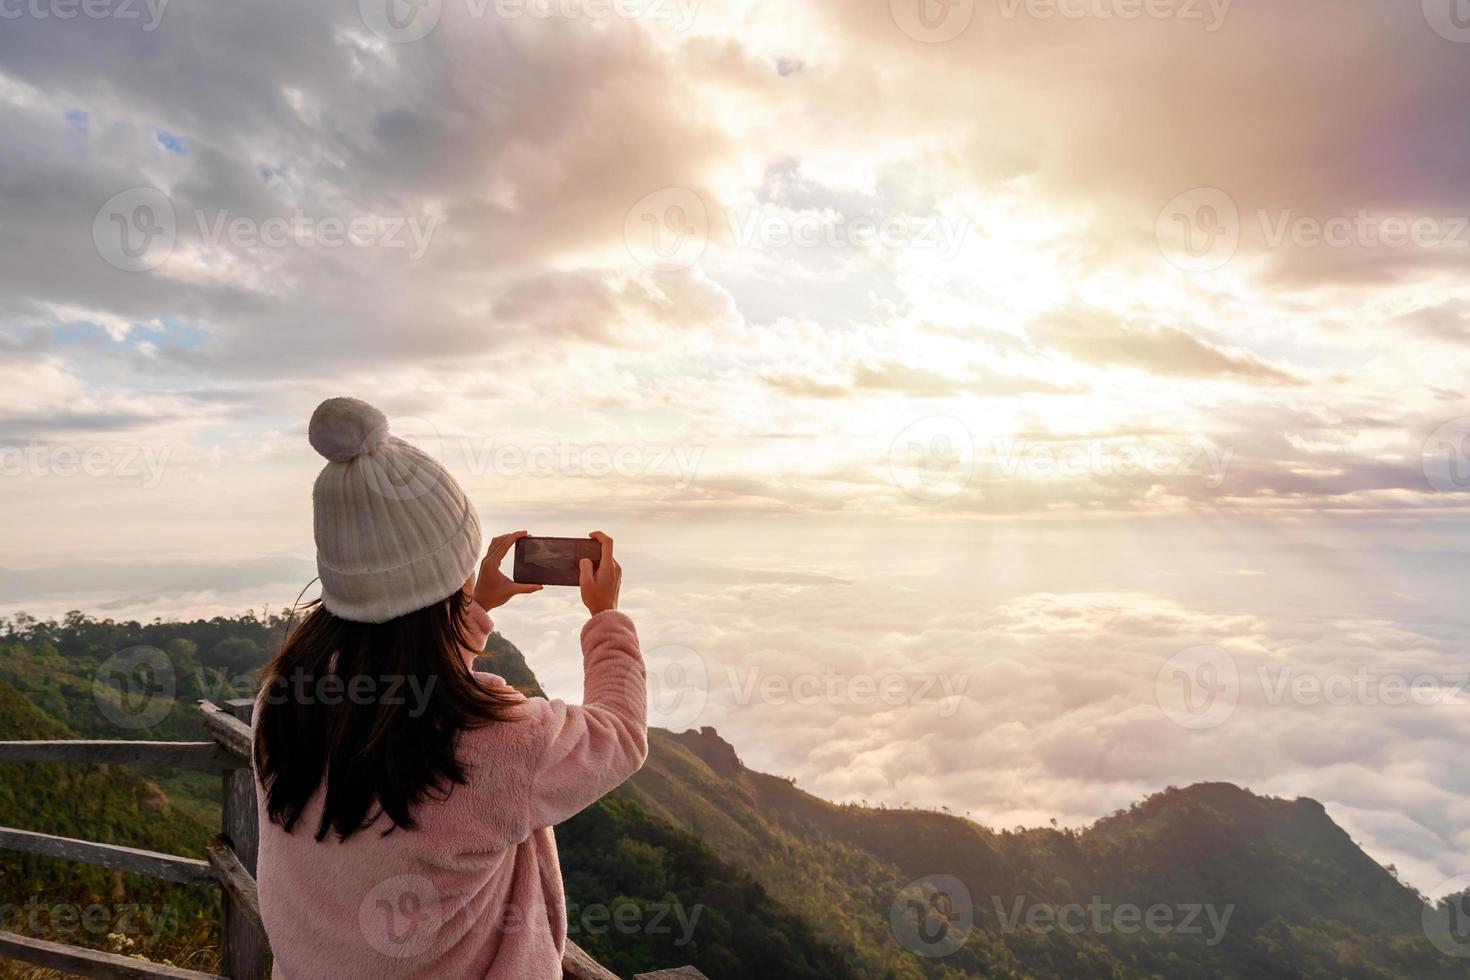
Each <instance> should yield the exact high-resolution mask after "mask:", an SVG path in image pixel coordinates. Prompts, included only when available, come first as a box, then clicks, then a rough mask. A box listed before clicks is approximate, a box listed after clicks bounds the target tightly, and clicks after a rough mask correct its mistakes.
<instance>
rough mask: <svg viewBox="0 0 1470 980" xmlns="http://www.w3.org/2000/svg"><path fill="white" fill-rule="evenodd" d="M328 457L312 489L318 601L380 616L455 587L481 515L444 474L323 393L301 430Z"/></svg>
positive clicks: (474, 554) (439, 597)
mask: <svg viewBox="0 0 1470 980" xmlns="http://www.w3.org/2000/svg"><path fill="white" fill-rule="evenodd" d="M307 438H309V439H310V440H311V445H312V448H314V449H315V450H316V451H317V452H319V453H321V454H322V455H323V456H325V457H326V458H327V465H326V466H324V467H322V472H321V475H320V476H318V477H317V478H316V487H315V489H314V490H313V491H312V510H313V518H314V522H315V525H316V568H317V574H318V575H319V576H321V580H322V605H324V606H326V608H327V611H328V612H330V613H332V614H333V615H335V616H338V617H340V618H342V619H349V620H352V621H354V622H359V623H386V622H387V621H388V620H390V619H396V618H397V617H399V616H402V615H404V614H405V613H411V612H413V611H414V610H415V609H423V608H424V607H426V606H430V605H433V604H434V603H436V602H442V601H443V600H444V599H446V598H448V597H449V596H451V595H453V594H454V593H455V592H456V591H457V590H459V589H460V588H461V587H463V585H464V582H465V579H466V578H468V577H469V574H470V572H471V571H472V570H473V569H474V567H475V563H476V561H477V560H478V558H479V555H480V519H479V518H478V517H477V516H475V509H474V507H472V506H470V502H469V499H468V498H466V497H465V495H464V491H463V490H461V489H460V488H459V484H458V483H456V482H455V481H454V477H452V476H450V475H449V471H448V470H446V469H445V468H444V467H443V466H441V465H440V464H439V462H438V461H437V460H435V459H434V458H433V457H432V456H430V455H428V454H427V453H425V452H423V451H422V450H420V449H419V448H418V447H416V446H413V445H411V444H409V443H407V442H405V441H403V440H402V439H399V438H397V437H396V436H391V435H389V434H388V419H387V418H386V417H385V416H384V415H383V413H382V412H380V411H378V410H377V409H376V408H374V407H373V406H371V405H369V404H368V403H367V402H363V401H358V400H357V399H356V398H328V399H327V400H326V401H324V402H322V403H321V404H320V405H318V406H317V410H316V411H315V412H313V413H312V415H311V424H310V425H309V426H308V427H307Z"/></svg>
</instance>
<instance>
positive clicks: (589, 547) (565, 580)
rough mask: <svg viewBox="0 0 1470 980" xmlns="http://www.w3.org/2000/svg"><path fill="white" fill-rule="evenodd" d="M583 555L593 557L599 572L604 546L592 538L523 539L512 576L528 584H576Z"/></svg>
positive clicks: (593, 562)
mask: <svg viewBox="0 0 1470 980" xmlns="http://www.w3.org/2000/svg"><path fill="white" fill-rule="evenodd" d="M583 558H591V559H592V568H593V570H594V571H596V569H597V564H598V561H599V559H601V558H602V545H601V544H599V543H598V542H596V541H594V540H592V539H591V538H531V537H527V538H521V539H520V540H519V541H517V542H516V560H515V568H514V570H513V571H512V573H511V578H513V579H515V580H516V581H517V582H520V583H522V584H524V585H576V584H578V583H579V582H580V581H581V570H580V568H579V563H580V562H581V560H582V559H583Z"/></svg>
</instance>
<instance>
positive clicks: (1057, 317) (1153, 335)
mask: <svg viewBox="0 0 1470 980" xmlns="http://www.w3.org/2000/svg"><path fill="white" fill-rule="evenodd" d="M1029 332H1030V336H1031V339H1032V340H1033V341H1034V342H1035V343H1037V344H1040V345H1042V346H1044V347H1049V348H1052V349H1054V350H1057V351H1059V352H1061V353H1063V354H1066V355H1068V356H1069V357H1073V358H1076V359H1077V360H1079V361H1082V362H1085V363H1088V364H1097V365H1106V364H1119V365H1124V366H1127V367H1132V368H1137V369H1140V370H1143V371H1147V372H1149V373H1152V374H1164V375H1173V376H1176V377H1183V378H1200V377H1212V376H1219V375H1233V376H1236V377H1239V378H1244V379H1253V380H1256V381H1262V382H1269V383H1283V382H1296V381H1297V379H1296V378H1294V377H1293V376H1292V375H1291V374H1289V373H1287V372H1286V371H1283V370H1281V369H1280V368H1277V367H1274V366H1272V365H1270V364H1268V363H1266V362H1265V361H1263V360H1262V359H1261V358H1259V357H1257V356H1256V355H1254V354H1252V353H1250V352H1249V351H1240V350H1236V351H1230V350H1226V349H1223V348H1221V347H1216V346H1214V345H1211V344H1209V343H1206V342H1205V341H1203V340H1200V339H1199V338H1198V337H1196V336H1194V335H1193V334H1191V333H1189V332H1188V331H1185V330H1181V329H1179V328H1178V327H1172V326H1168V325H1165V324H1149V323H1134V322H1127V321H1124V320H1121V319H1118V318H1116V317H1114V316H1112V315H1111V314H1109V313H1107V312H1106V311H1101V310H1068V311H1065V312H1058V313H1052V314H1048V315H1047V316H1045V317H1044V318H1042V319H1041V320H1040V321H1039V322H1036V323H1033V324H1031V326H1030V328H1029Z"/></svg>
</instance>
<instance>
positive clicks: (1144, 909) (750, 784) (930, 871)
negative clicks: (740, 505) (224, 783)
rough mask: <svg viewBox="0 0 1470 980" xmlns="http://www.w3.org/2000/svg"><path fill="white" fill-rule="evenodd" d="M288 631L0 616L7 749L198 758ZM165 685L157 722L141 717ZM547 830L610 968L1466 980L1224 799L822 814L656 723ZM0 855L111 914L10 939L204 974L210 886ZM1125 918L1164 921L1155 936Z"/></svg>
mask: <svg viewBox="0 0 1470 980" xmlns="http://www.w3.org/2000/svg"><path fill="white" fill-rule="evenodd" d="M283 628H284V623H283V621H282V619H281V618H280V617H279V616H271V615H264V614H263V615H259V616H256V615H249V616H245V617H239V618H235V619H216V620H211V621H207V622H205V621H199V622H194V623H153V624H148V625H140V624H135V623H125V624H117V623H110V622H98V621H95V620H92V619H90V618H88V617H84V616H81V615H72V616H69V617H68V618H67V619H66V620H65V621H64V622H61V623H45V622H37V621H35V620H32V619H29V618H20V619H18V620H16V621H11V622H9V623H4V624H3V625H0V738H7V739H14V738H61V737H127V738H169V739H197V738H199V737H201V733H200V730H199V725H198V720H197V714H196V711H195V708H194V701H195V700H196V699H197V698H199V697H229V696H248V694H249V693H250V692H251V691H252V690H253V683H254V678H253V670H254V668H255V667H256V666H257V665H258V664H259V663H260V662H261V661H262V660H263V658H264V656H265V651H266V650H268V649H269V648H270V647H271V645H272V644H274V643H275V642H278V638H279V637H280V636H281V634H282V631H283ZM119 651H121V652H122V656H121V657H120V658H118V657H116V656H115V654H118V653H119ZM488 653H489V655H488V656H487V657H486V658H484V659H482V661H481V666H482V667H483V668H484V669H488V670H492V671H494V672H496V673H499V674H501V675H503V676H505V677H506V678H507V679H508V680H510V681H511V682H513V683H515V684H516V685H517V686H518V687H520V688H521V689H522V690H524V691H526V692H527V693H530V694H533V695H536V694H539V693H540V689H539V686H538V685H537V682H536V679H535V676H534V674H533V673H532V671H531V670H530V669H529V667H528V666H527V665H526V663H525V661H524V660H523V658H522V657H521V655H520V653H519V652H518V651H517V650H516V649H515V647H514V646H513V645H512V644H510V643H509V642H508V641H506V640H505V639H504V638H503V637H500V636H499V635H496V636H494V637H492V644H491V647H490V649H489V651H488ZM160 656H162V658H163V659H162V660H160V659H159V657H160ZM124 675H126V678H127V679H126V682H121V681H119V677H121V676H124ZM99 678H101V681H100V682H99ZM160 692H164V693H168V694H169V699H168V700H169V703H168V704H166V705H164V707H166V708H167V710H166V711H165V712H159V711H157V710H152V711H151V714H150V715H149V716H146V717H145V716H144V715H142V714H140V706H144V705H147V706H151V707H152V708H153V709H156V708H157V704H158V698H159V696H160ZM152 715H157V716H158V717H156V718H154V717H152ZM140 719H141V720H146V721H148V722H149V724H148V725H146V726H144V727H141V728H139V727H136V725H137V722H138V721H139V720H140ZM217 792H218V784H217V780H215V779H214V778H211V777H208V776H205V775H201V774H180V773H158V772H149V773H137V772H133V771H131V770H129V769H127V768H125V767H109V766H57V765H40V764H28V765H18V766H9V767H6V769H5V771H4V772H3V773H0V824H6V825H10V826H19V827H22V828H28V829H37V830H45V831H48V832H52V833H62V834H67V835H70V836H78V837H87V838H91V839H97V840H104V841H110V842H116V843H124V844H132V845H135V846H142V847H148V848H152V849H155V850H162V851H171V852H175V853H181V854H192V855H198V854H200V853H201V851H202V847H203V843H204V841H205V840H206V839H207V838H208V836H209V834H210V832H211V831H212V829H213V828H214V827H215V826H216V825H217V822H218V811H217V803H216V796H217ZM557 837H558V842H559V846H560V849H561V854H562V861H563V871H564V874H565V878H566V884H567V894H568V901H569V904H570V913H571V914H570V918H571V923H570V927H571V931H572V934H573V936H574V938H575V939H576V940H577V941H578V942H579V943H581V944H582V945H583V946H584V947H585V948H586V949H588V951H589V952H591V953H593V955H595V956H596V957H597V958H598V959H599V960H601V961H602V962H604V963H606V964H607V965H608V966H610V967H611V968H612V969H613V970H615V971H616V972H618V973H619V974H621V975H624V976H630V975H632V973H634V972H636V971H641V970H646V969H652V968H656V967H661V966H668V965H670V964H676V963H693V964H695V965H697V966H699V967H700V968H701V969H702V970H703V971H704V972H705V973H706V974H708V975H709V976H710V977H711V978H714V980H725V978H731V980H736V978H760V980H769V978H774V977H780V978H812V980H818V978H822V980H827V978H837V980H840V978H845V977H853V978H869V980H888V978H893V980H897V978H904V980H920V978H941V980H950V978H958V977H979V976H984V977H1038V978H1057V980H1061V978H1076V977H1098V978H1145V977H1170V978H1173V977H1209V978H1242V980H1244V978H1255V977H1282V978H1285V977H1322V978H1327V977H1334V978H1335V977H1351V978H1361V980H1388V978H1391V977H1406V976H1413V977H1424V978H1451V977H1470V959H1464V958H1456V957H1451V956H1448V955H1445V954H1444V953H1442V952H1440V951H1439V950H1438V949H1436V948H1435V947H1434V946H1433V945H1432V944H1431V943H1430V942H1428V940H1426V938H1425V934H1424V930H1423V925H1422V918H1423V914H1424V910H1425V908H1426V906H1425V905H1424V903H1423V900H1422V899H1421V897H1420V896H1419V895H1418V894H1417V893H1415V892H1414V891H1413V890H1412V889H1411V888H1408V887H1406V886H1405V885H1403V884H1401V883H1399V882H1398V881H1397V879H1396V878H1395V877H1394V875H1393V874H1392V873H1391V872H1390V871H1389V870H1386V869H1384V868H1382V867H1380V866H1379V865H1378V864H1377V863H1376V862H1374V861H1373V860H1372V859H1371V858H1369V857H1368V856H1367V855H1366V854H1364V853H1363V852H1362V851H1361V850H1360V849H1359V848H1358V847H1357V846H1356V845H1355V844H1354V843H1353V842H1352V841H1351V840H1350V839H1349V838H1348V836H1347V835H1346V834H1345V833H1344V832H1343V831H1342V830H1341V828H1339V827H1337V826H1336V825H1335V824H1334V823H1333V822H1332V821H1331V820H1330V819H1329V818H1328V816H1327V814H1326V812H1325V811H1324V810H1323V809H1322V807H1321V806H1320V805H1319V804H1317V803H1315V802H1314V801H1311V800H1295V801H1287V800H1280V799H1274V798H1263V797H1259V796H1255V795H1253V794H1250V793H1248V792H1246V791H1245V790H1242V789H1240V788H1238V787H1234V786H1230V785H1226V784H1201V785H1197V786H1192V787H1189V788H1186V789H1172V788H1171V789H1168V790H1166V791H1164V792H1161V793H1159V794H1156V795H1155V796H1152V797H1150V798H1149V799H1147V800H1145V801H1142V802H1141V803H1139V804H1136V805H1135V806H1134V807H1132V808H1131V809H1130V810H1128V811H1121V812H1119V813H1117V814H1114V815H1112V816H1110V817H1108V818H1105V819H1103V820H1101V821H1099V822H1098V823H1097V824H1096V825H1094V826H1093V827H1091V828H1089V829H1087V830H1084V831H1080V832H1079V831H1071V830H1055V829H1049V828H1048V829H1021V828H1017V829H1014V830H1001V831H995V830H990V829H987V828H984V827H981V826H979V825H977V824H974V823H972V822H969V821H966V820H962V819H959V818H957V817H953V816H949V815H947V814H943V813H934V812H927V811H916V810H890V809H874V808H867V807H860V806H851V805H846V806H844V805H837V804H832V803H829V802H826V801H823V800H820V799H818V798H816V797H813V796H811V795H809V794H806V793H804V792H802V791H800V790H799V789H797V788H796V787H795V786H794V785H793V784H792V782H791V781H789V780H786V779H782V778H778V777H775V776H769V775H765V774H762V773H757V772H753V771H750V770H748V769H746V768H745V766H744V765H743V764H742V763H741V761H740V759H739V756H738V753H737V752H736V750H735V748H734V747H732V746H730V745H728V744H727V743H725V742H724V741H723V740H722V739H721V738H720V737H719V736H718V734H717V733H715V732H714V731H712V730H709V729H705V730H703V731H701V732H685V733H678V734H675V733H670V732H665V731H661V730H655V731H654V732H653V733H652V738H651V752H650V757H649V761H648V764H647V765H646V766H645V767H644V769H643V771H642V772H640V773H639V774H638V775H637V776H635V777H634V778H633V779H632V780H631V781H630V782H629V783H628V784H627V785H626V786H625V787H623V788H622V789H621V790H619V791H618V792H617V793H616V794H614V796H612V797H610V798H609V799H606V800H604V801H602V802H601V803H599V804H597V805H596V806H594V807H591V808H590V809H588V810H587V811H584V812H583V813H582V814H580V815H578V816H577V817H575V818H574V819H572V820H571V821H569V822H567V823H566V824H564V825H563V826H561V827H559V828H558V830H557ZM0 860H3V861H4V864H3V874H0V903H5V907H6V908H7V909H21V908H26V907H29V908H37V907H39V908H42V909H55V908H58V907H63V906H66V905H74V906H76V907H78V908H79V909H84V908H88V907H92V906H102V907H104V908H105V909H108V910H112V911H110V912H109V915H111V916H112V918H111V919H109V925H108V926H107V927H106V928H97V929H89V928H71V929H68V928H66V925H67V923H66V922H56V921H51V920H53V919H55V916H54V915H53V916H50V917H49V918H48V917H47V916H45V915H42V916H41V917H40V919H39V920H37V917H36V916H34V915H32V916H31V917H30V920H29V921H27V920H26V919H25V918H24V917H22V916H19V915H18V914H12V915H11V917H10V918H9V919H8V920H7V921H6V923H5V926H6V927H7V928H10V929H12V930H15V931H21V932H30V933H31V934H36V935H45V936H50V937H52V938H62V939H65V940H66V941H69V942H78V943H83V944H86V945H93V946H99V947H103V948H114V949H124V950H129V949H131V950H136V951H142V952H145V953H147V954H148V955H149V956H150V957H151V958H155V959H162V958H170V959H172V960H173V961H175V962H178V963H180V964H181V965H188V966H192V967H195V968H213V966H214V962H213V957H214V956H215V951H214V943H215V941H216V940H215V932H214V930H215V925H214V915H215V902H216V899H215V898H214V896H213V895H211V894H208V893H207V892H205V891H204V890H196V889H183V888H176V887H174V886H165V885H162V884H160V883H157V882H152V881H149V880H147V879H140V878H136V877H134V876H130V875H120V874H116V873H113V872H105V871H100V870H97V869H88V868H83V867H82V866H79V865H71V864H66V863H62V862H55V861H48V860H44V859H30V858H22V857H19V856H17V855H12V854H5V855H3V857H0ZM935 876H948V880H950V881H951V882H952V884H949V885H946V886H945V888H946V889H947V891H946V892H945V893H944V895H943V896H942V898H943V907H942V908H940V909H935V908H930V909H927V910H925V914H926V919H925V921H924V922H923V923H922V924H921V931H919V932H918V933H915V932H914V931H913V928H912V922H910V925H907V926H906V925H905V921H906V920H905V919H904V916H905V914H907V913H908V912H909V911H910V910H909V907H908V903H910V901H911V900H912V899H913V898H914V897H915V896H925V895H928V896H929V897H931V898H932V894H931V893H929V892H924V891H922V883H924V882H926V881H930V880H932V879H934V877H935ZM915 882H919V883H920V884H921V889H920V891H915V885H914V883H915ZM956 884H957V886H958V887H956ZM194 891H199V892H201V894H192V892H194ZM28 903H29V904H28ZM131 906H137V907H138V914H137V915H136V916H134V917H133V918H131V919H130V920H129V921H128V922H127V923H126V925H127V926H128V928H127V929H119V928H115V927H116V926H118V924H119V922H118V921H117V920H118V919H119V918H120V916H121V913H119V912H118V911H117V910H118V909H125V908H127V907H131ZM1128 909H1136V910H1139V912H1140V913H1143V914H1148V910H1150V909H1157V910H1162V911H1160V912H1159V913H1158V914H1159V916H1160V918H1159V920H1158V921H1156V922H1154V924H1153V926H1152V927H1150V926H1148V925H1147V924H1146V923H1145V924H1140V923H1138V922H1134V921H1132V920H1130V919H1128V918H1126V917H1125V914H1124V913H1125V912H1126V911H1127V910H1128ZM164 913H166V914H164ZM1166 913H1167V915H1168V918H1169V921H1168V922H1167V923H1165V922H1164V921H1163V918H1162V917H1163V916H1164V915H1165V914H1166ZM1069 914H1070V915H1071V916H1072V917H1071V918H1068V916H1069ZM619 921H621V922H625V923H631V925H630V926H627V927H624V928H618V927H615V926H613V925H611V923H614V922H619ZM1073 926H1080V927H1076V928H1074V927H1073ZM0 971H3V968H0Z"/></svg>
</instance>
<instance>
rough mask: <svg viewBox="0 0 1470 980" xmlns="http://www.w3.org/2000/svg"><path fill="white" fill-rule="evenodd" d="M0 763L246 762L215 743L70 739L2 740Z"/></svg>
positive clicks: (216, 768)
mask: <svg viewBox="0 0 1470 980" xmlns="http://www.w3.org/2000/svg"><path fill="white" fill-rule="evenodd" d="M0 762H98V763H117V764H126V765H138V766H158V767H161V768H167V769H200V770H203V771H205V772H224V771H225V770H227V769H239V768H241V767H242V766H244V765H247V764H248V763H247V762H242V761H241V760H240V759H238V758H237V757H236V756H234V755H233V754H232V753H229V752H226V751H225V750H224V749H222V748H220V747H219V745H218V744H217V743H215V742H130V741H120V740H106V741H104V740H88V739H67V740H56V741H47V742H3V741H0Z"/></svg>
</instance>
